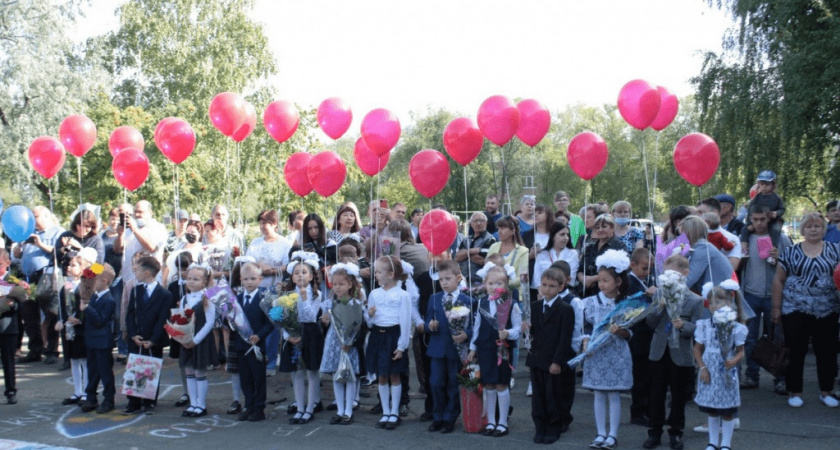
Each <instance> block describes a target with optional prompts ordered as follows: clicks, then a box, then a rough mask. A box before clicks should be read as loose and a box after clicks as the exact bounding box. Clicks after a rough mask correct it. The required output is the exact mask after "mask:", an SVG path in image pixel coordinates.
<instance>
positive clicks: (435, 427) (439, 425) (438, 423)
mask: <svg viewBox="0 0 840 450" xmlns="http://www.w3.org/2000/svg"><path fill="white" fill-rule="evenodd" d="M442 428H443V422H441V421H438V420H435V421H434V422H432V424H431V425H429V428H426V431H431V432H433V433H434V432H435V431H440V430H441V429H442Z"/></svg>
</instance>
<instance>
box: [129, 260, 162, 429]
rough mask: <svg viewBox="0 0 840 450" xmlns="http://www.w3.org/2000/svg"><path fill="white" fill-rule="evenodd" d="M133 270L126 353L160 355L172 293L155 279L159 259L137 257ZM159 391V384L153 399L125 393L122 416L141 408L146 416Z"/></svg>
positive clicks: (150, 412) (150, 411)
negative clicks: (134, 281)
mask: <svg viewBox="0 0 840 450" xmlns="http://www.w3.org/2000/svg"><path fill="white" fill-rule="evenodd" d="M133 270H134V276H135V277H136V279H137V285H136V286H135V287H134V288H133V289H132V290H131V294H130V295H129V299H128V310H127V311H126V314H125V326H126V331H127V335H128V352H129V353H135V354H151V355H152V356H153V357H155V358H163V347H164V345H165V344H166V343H167V342H168V337H167V335H166V332H164V330H163V325H164V324H165V323H166V320H167V319H169V312H170V307H171V306H172V294H170V293H169V291H168V290H167V289H166V288H164V287H163V286H161V285H160V284H158V282H157V281H156V279H157V274H158V272H160V261H158V260H157V258H155V257H154V256H144V257H142V258H140V259H139V260H137V264H135V265H134V267H133ZM159 393H160V386H158V392H157V393H156V394H155V398H154V399H153V400H150V399H143V398H140V397H134V396H131V395H129V396H127V397H128V406H127V407H126V408H125V409H124V410H123V412H122V413H123V415H130V414H136V413H138V412H140V411H141V410H142V411H143V412H144V413H145V414H146V415H149V416H150V415H152V414H154V413H155V406H156V405H157V394H159Z"/></svg>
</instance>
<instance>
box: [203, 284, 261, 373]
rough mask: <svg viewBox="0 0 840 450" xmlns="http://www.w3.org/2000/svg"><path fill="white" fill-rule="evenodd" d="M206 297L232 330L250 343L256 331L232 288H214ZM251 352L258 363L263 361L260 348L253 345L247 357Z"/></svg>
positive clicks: (208, 291) (205, 293) (208, 290)
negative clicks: (249, 340)
mask: <svg viewBox="0 0 840 450" xmlns="http://www.w3.org/2000/svg"><path fill="white" fill-rule="evenodd" d="M204 295H206V296H207V299H209V300H210V303H212V304H213V306H215V307H216V312H218V313H219V316H220V317H222V318H224V319H227V320H228V324H229V326H230V328H231V329H232V330H233V331H235V332H236V333H238V334H239V337H241V338H242V340H243V341H245V342H248V339H249V338H250V337H251V336H252V335H253V334H254V331H253V330H252V329H251V324H250V323H248V318H247V317H245V311H243V310H242V306H240V305H239V302H237V301H236V296H235V295H233V291H231V290H230V287H229V286H214V287H212V288H209V289H207V290H206V291H205V292H204ZM251 352H254V356H256V357H257V361H262V360H263V354H262V352H261V351H260V348H259V347H257V346H256V345H251V348H250V349H248V351H247V352H245V354H246V355H247V354H248V353H251Z"/></svg>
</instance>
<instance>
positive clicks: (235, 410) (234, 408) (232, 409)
mask: <svg viewBox="0 0 840 450" xmlns="http://www.w3.org/2000/svg"><path fill="white" fill-rule="evenodd" d="M241 412H242V405H241V404H240V403H239V402H237V401H235V400H234V402H233V403H231V404H230V406H229V407H228V410H227V413H228V414H239V413H241Z"/></svg>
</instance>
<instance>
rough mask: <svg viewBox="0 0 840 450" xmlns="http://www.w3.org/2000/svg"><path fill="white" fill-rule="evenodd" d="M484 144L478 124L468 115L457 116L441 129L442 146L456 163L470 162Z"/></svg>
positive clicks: (464, 163)
mask: <svg viewBox="0 0 840 450" xmlns="http://www.w3.org/2000/svg"><path fill="white" fill-rule="evenodd" d="M483 146H484V136H483V135H482V134H481V130H479V129H478V125H476V124H475V122H474V121H473V120H472V119H470V118H469V117H458V118H456V119H453V120H452V121H451V122H449V124H448V125H446V129H445V130H443V147H444V148H445V149H446V153H448V154H449V156H450V157H451V158H452V159H454V160H455V162H457V163H458V164H460V165H462V166H466V165H467V164H469V163H471V162H472V161H473V160H474V159H475V158H476V157H477V156H478V154H479V153H481V148H482V147H483Z"/></svg>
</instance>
